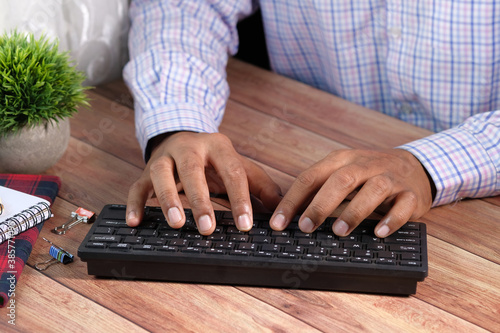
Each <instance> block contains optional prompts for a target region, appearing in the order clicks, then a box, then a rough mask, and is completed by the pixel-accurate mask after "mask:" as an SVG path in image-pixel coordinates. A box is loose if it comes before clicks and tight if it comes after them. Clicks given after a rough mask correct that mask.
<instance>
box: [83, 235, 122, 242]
mask: <svg viewBox="0 0 500 333" xmlns="http://www.w3.org/2000/svg"><path fill="white" fill-rule="evenodd" d="M121 239H122V238H121V237H120V236H115V235H93V236H92V237H90V241H91V242H106V243H117V242H120V241H121Z"/></svg>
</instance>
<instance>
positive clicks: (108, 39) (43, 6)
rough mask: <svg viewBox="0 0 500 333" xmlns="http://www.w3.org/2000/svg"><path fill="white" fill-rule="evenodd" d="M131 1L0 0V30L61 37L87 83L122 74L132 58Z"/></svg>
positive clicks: (106, 80) (99, 81)
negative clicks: (15, 30) (130, 35)
mask: <svg viewBox="0 0 500 333" xmlns="http://www.w3.org/2000/svg"><path fill="white" fill-rule="evenodd" d="M128 6H129V1H128V0H106V1H102V0H0V33H2V34H3V33H4V32H8V31H11V30H12V29H14V28H17V29H18V30H19V31H26V32H33V33H34V34H35V36H36V37H39V36H41V35H42V34H45V35H46V36H48V37H49V38H51V39H52V38H58V39H59V48H60V50H61V51H70V55H71V57H72V59H74V60H75V62H76V64H77V67H78V69H80V70H82V71H84V72H85V74H86V75H87V80H86V81H85V83H84V84H86V85H97V84H99V83H104V82H108V81H111V80H114V79H117V78H119V77H121V74H122V69H123V66H125V64H126V62H127V60H128V49H127V38H128V30H129V19H128Z"/></svg>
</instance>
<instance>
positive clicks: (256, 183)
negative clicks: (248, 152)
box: [242, 158, 283, 210]
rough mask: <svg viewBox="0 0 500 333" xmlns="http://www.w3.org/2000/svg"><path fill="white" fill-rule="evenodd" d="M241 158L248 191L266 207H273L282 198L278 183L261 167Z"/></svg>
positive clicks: (271, 208)
mask: <svg viewBox="0 0 500 333" xmlns="http://www.w3.org/2000/svg"><path fill="white" fill-rule="evenodd" d="M242 160H243V164H244V166H245V170H246V172H247V177H248V186H249V188H250V193H252V194H253V195H254V196H255V197H257V198H258V199H259V200H260V201H261V202H262V203H263V205H264V206H265V207H266V208H267V209H270V210H273V209H275V208H276V207H277V206H278V204H279V203H280V201H281V199H282V198H283V194H282V192H281V188H280V187H279V185H278V184H276V182H274V181H273V180H272V179H271V177H270V176H269V175H268V174H267V172H266V171H264V169H263V168H261V167H260V166H258V165H257V164H255V163H253V162H252V161H250V160H248V159H246V158H243V159H242Z"/></svg>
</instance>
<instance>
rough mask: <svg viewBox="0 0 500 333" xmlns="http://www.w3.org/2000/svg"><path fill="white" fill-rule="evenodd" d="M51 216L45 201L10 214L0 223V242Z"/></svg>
mask: <svg viewBox="0 0 500 333" xmlns="http://www.w3.org/2000/svg"><path fill="white" fill-rule="evenodd" d="M51 216H52V212H51V211H50V206H49V205H48V204H47V203H45V202H40V203H38V204H36V205H33V206H31V207H30V208H28V209H25V210H23V211H22V212H20V213H19V214H16V215H14V216H12V217H11V218H9V219H7V220H5V221H4V223H2V224H0V244H1V243H3V242H5V241H6V240H8V239H11V238H12V237H14V236H16V235H18V234H20V233H21V232H23V231H26V230H28V229H29V228H31V227H34V226H35V225H37V224H39V223H42V222H43V221H45V220H47V219H48V218H50V217H51Z"/></svg>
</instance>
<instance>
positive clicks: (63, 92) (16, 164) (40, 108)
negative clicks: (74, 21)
mask: <svg viewBox="0 0 500 333" xmlns="http://www.w3.org/2000/svg"><path fill="white" fill-rule="evenodd" d="M84 79H85V76H84V74H83V73H82V72H80V71H78V70H77V69H76V66H75V65H74V64H73V63H72V61H71V60H70V58H69V54H68V52H60V51H59V50H58V42H57V41H50V40H49V39H48V38H46V37H45V36H42V37H40V38H38V39H37V38H35V37H34V35H33V34H31V33H20V32H18V31H13V32H11V33H5V34H3V35H2V36H0V172H11V173H40V172H43V171H45V170H47V169H48V168H50V167H51V166H52V165H54V164H55V163H56V162H57V161H58V160H59V159H60V158H61V156H62V155H63V153H64V151H65V150H66V148H67V145H68V142H69V136H70V129H69V117H71V116H72V115H73V114H75V113H76V112H77V108H78V107H79V106H82V105H87V106H88V105H89V104H88V98H87V95H86V94H85V90H86V89H88V87H83V86H82V83H83V81H84Z"/></svg>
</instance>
